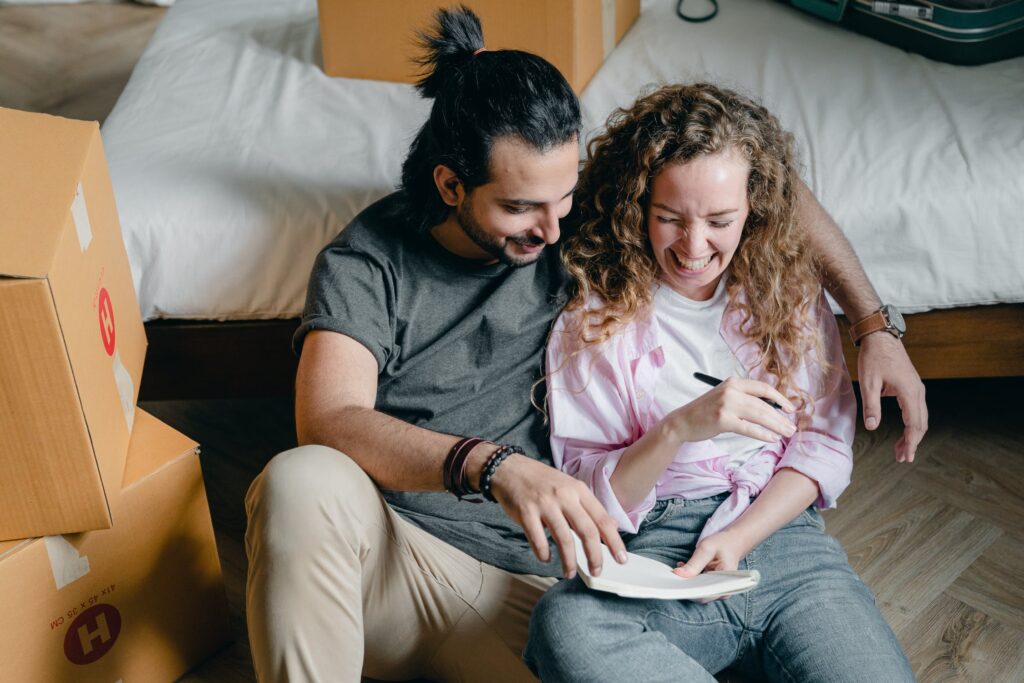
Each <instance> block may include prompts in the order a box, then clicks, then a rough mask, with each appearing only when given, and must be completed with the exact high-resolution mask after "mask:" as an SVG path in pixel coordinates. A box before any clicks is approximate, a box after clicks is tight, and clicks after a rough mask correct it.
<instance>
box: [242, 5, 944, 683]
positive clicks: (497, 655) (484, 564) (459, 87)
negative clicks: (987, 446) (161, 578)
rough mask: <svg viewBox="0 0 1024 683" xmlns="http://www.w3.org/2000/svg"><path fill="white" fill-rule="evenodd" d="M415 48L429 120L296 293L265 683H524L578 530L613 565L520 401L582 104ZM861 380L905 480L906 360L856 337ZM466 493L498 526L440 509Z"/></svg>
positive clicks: (550, 294)
mask: <svg viewBox="0 0 1024 683" xmlns="http://www.w3.org/2000/svg"><path fill="white" fill-rule="evenodd" d="M427 47H428V52H429V58H428V59H427V60H426V61H425V62H424V65H425V66H427V67H432V70H431V72H430V74H429V75H428V76H426V77H425V78H424V80H423V81H422V82H421V83H420V85H419V87H420V90H421V92H422V93H423V94H424V95H425V96H426V97H429V98H432V99H433V100H434V104H433V108H432V110H431V114H430V119H429V120H428V121H427V122H426V124H425V125H424V126H423V128H422V129H421V131H420V133H419V134H418V136H417V137H416V139H415V140H414V142H413V144H412V146H411V148H410V151H409V155H408V157H407V159H406V161H405V164H404V166H403V169H402V187H401V190H400V191H399V192H398V193H396V194H394V195H391V196H389V197H386V198H385V199H382V200H381V201H379V202H377V203H376V204H374V205H373V206H371V207H369V208H368V209H366V210H365V211H364V212H363V213H362V214H360V215H359V216H358V217H357V218H356V219H355V220H354V221H353V222H352V223H351V224H350V225H349V226H348V227H347V228H346V229H345V230H344V231H343V232H342V234H341V235H339V237H338V238H336V239H335V241H334V242H332V243H331V244H330V245H328V246H327V247H326V248H325V249H324V251H323V252H322V253H321V254H320V256H319V257H318V259H317V263H316V265H315V267H314V270H313V274H312V276H311V279H310V286H309V293H308V297H307V304H306V313H305V315H304V317H303V322H302V325H301V327H300V329H299V331H298V332H297V334H296V339H295V345H296V348H297V349H301V360H300V364H299V372H298V376H297V378H296V426H297V431H298V437H299V442H300V444H304V445H302V446H300V447H299V448H297V449H294V450H291V451H288V452H286V453H282V454H280V455H278V456H277V457H276V458H275V459H274V460H273V461H272V462H271V463H270V464H269V465H268V466H267V468H266V470H265V471H264V472H263V473H262V474H261V475H260V476H259V477H258V478H257V480H256V481H255V482H254V484H253V486H252V488H251V489H250V493H249V496H248V498H247V501H246V502H247V508H248V511H249V520H250V522H249V529H248V531H247V534H246V544H247V551H248V555H249V561H250V564H249V582H248V590H247V607H248V618H249V633H250V641H251V644H252V650H253V659H254V662H255V666H256V671H257V673H258V675H259V676H260V678H261V680H265V681H284V680H316V681H319V680H358V678H359V676H360V675H361V673H365V674H366V675H368V676H372V677H374V678H387V679H403V678H415V677H418V676H425V677H430V678H434V679H438V680H466V681H479V680H488V681H490V680H497V681H503V680H508V681H514V680H528V679H529V678H530V674H529V672H528V670H527V669H526V668H525V666H524V665H523V664H522V663H521V661H520V658H519V657H520V652H521V650H522V646H523V644H524V642H525V639H526V630H527V625H528V622H529V616H530V611H531V609H532V606H533V604H534V603H535V602H536V601H537V599H538V598H539V596H540V595H541V594H542V593H543V591H544V590H545V589H546V588H547V587H549V586H550V585H551V584H552V583H553V582H554V581H555V578H554V575H556V574H558V573H561V574H563V575H566V576H571V575H573V574H574V573H575V566H576V558H575V555H574V552H573V550H572V548H573V546H572V540H571V532H570V530H575V531H576V532H577V533H578V534H579V535H580V536H581V538H583V540H584V545H585V548H586V554H587V556H588V560H589V561H590V563H591V565H592V566H597V565H599V564H600V557H601V555H600V543H601V542H603V543H604V544H606V545H607V546H608V548H609V549H610V550H611V551H612V553H613V554H614V555H619V554H620V553H622V552H623V545H622V541H621V539H620V538H619V536H618V534H617V532H616V524H615V523H614V522H613V521H612V520H611V518H610V517H609V515H608V514H607V512H606V511H605V510H604V509H603V508H602V507H601V505H600V504H599V503H598V502H597V500H596V498H595V497H594V496H593V494H592V493H590V492H589V491H588V490H587V489H586V487H585V486H584V485H582V484H581V483H580V482H579V481H576V480H575V479H573V478H571V477H569V476H568V475H565V474H563V473H561V472H559V471H557V470H555V469H554V468H552V467H551V466H550V465H549V463H550V455H549V452H548V445H547V436H546V426H545V425H544V423H543V416H542V414H541V413H539V412H537V411H536V410H534V409H533V407H532V405H531V401H530V399H531V390H532V389H533V388H534V387H533V385H534V383H535V382H536V380H537V379H539V378H541V377H542V376H543V370H542V368H541V360H542V357H543V346H544V342H545V340H546V336H547V332H548V329H549V326H550V323H551V321H552V320H553V319H554V317H555V315H556V314H557V313H558V308H559V301H560V295H561V291H562V287H563V284H564V281H563V275H562V272H561V268H560V264H559V257H558V253H557V248H554V247H552V246H551V245H554V244H555V243H556V242H557V241H558V238H559V234H560V233H559V231H560V226H559V220H560V219H562V218H564V217H565V216H566V215H567V214H568V213H569V211H570V209H571V203H572V192H573V189H574V187H575V184H576V179H577V166H578V158H579V146H578V145H579V129H580V113H579V103H578V101H577V99H576V97H575V95H574V94H573V93H572V90H571V89H570V88H569V86H568V84H567V83H566V82H565V79H564V78H563V77H562V76H561V75H560V74H559V73H558V72H557V70H556V69H554V67H552V66H551V65H550V64H548V63H547V62H545V61H544V60H542V59H540V58H539V57H536V56H535V55H530V54H527V53H523V52H518V51H500V52H487V51H485V50H484V49H483V38H482V34H481V30H480V25H479V22H478V21H477V19H476V17H475V16H474V15H473V14H472V13H471V12H469V11H468V10H459V11H443V12H440V13H439V14H438V26H437V30H436V32H435V34H434V35H432V36H430V37H428V39H427ZM801 191H802V192H803V196H802V198H801V199H802V203H801V206H802V212H803V215H802V216H801V219H802V221H803V223H804V224H805V225H808V226H810V227H809V230H811V236H812V243H813V244H814V245H815V247H816V251H817V252H818V254H819V255H820V259H821V261H822V264H823V270H824V272H825V273H826V274H827V275H828V280H829V282H828V284H829V287H830V291H832V292H833V293H834V295H835V296H836V297H837V300H838V301H839V302H840V304H841V305H842V306H843V308H844V310H845V311H846V312H847V313H848V314H849V315H850V317H851V319H855V320H860V319H861V318H864V317H867V316H868V315H869V314H870V313H872V312H873V311H874V310H876V309H878V308H879V304H880V302H879V301H878V299H877V297H876V296H875V294H874V292H873V291H872V289H871V286H870V284H869V283H868V281H867V279H866V277H865V275H864V274H863V272H862V271H861V269H860V267H859V265H858V264H857V260H856V257H855V256H854V255H853V253H852V250H851V249H850V248H849V245H848V244H847V243H846V241H845V240H844V239H843V238H842V236H841V234H840V233H839V231H838V228H836V226H835V225H834V224H833V223H832V222H831V220H830V219H829V218H828V217H827V215H825V213H824V211H823V210H822V209H821V207H820V206H819V205H818V204H817V202H816V201H815V200H814V199H813V197H812V196H811V195H810V193H809V191H807V190H806V188H802V190H801ZM860 365H861V377H862V392H863V393H864V396H865V406H866V409H865V413H866V416H867V418H866V419H867V420H868V421H870V419H871V418H872V417H874V419H875V421H876V422H875V424H877V418H878V414H879V410H878V396H879V394H885V395H887V394H896V395H898V397H899V398H900V401H901V405H902V406H903V409H904V419H905V421H906V423H907V425H908V426H907V431H906V432H905V434H904V438H903V440H902V441H901V443H900V444H899V445H898V447H897V457H898V458H899V459H904V460H909V459H912V457H913V453H914V449H915V448H916V446H917V443H918V442H919V441H920V438H921V436H922V435H923V432H924V429H925V428H926V413H925V408H924V400H923V387H922V385H921V382H920V379H919V378H918V377H917V374H916V373H915V372H914V370H913V367H912V366H911V364H910V362H909V360H908V359H907V356H906V353H905V352H904V350H903V348H902V346H901V345H900V344H899V342H898V340H897V339H896V338H895V337H892V336H890V335H888V334H869V335H868V336H866V337H865V338H864V340H863V344H862V346H861V357H860ZM869 428H872V425H871V424H870V422H869ZM463 437H481V438H483V439H487V441H481V442H476V441H475V440H473V441H466V440H465V439H464V438H463ZM313 444H320V445H313ZM505 445H512V446H518V447H519V448H520V449H521V450H522V451H523V453H522V454H519V453H516V454H512V455H508V453H507V451H508V449H506V448H502V446H505ZM481 487H483V488H484V489H485V490H486V491H489V492H491V493H492V495H493V498H494V499H496V501H497V504H494V503H479V504H474V503H472V502H468V501H465V500H459V499H457V498H456V497H453V496H452V495H451V494H450V493H444V492H443V491H444V490H445V488H447V489H448V490H450V491H453V492H455V493H458V494H463V493H465V492H466V491H477V490H480V489H481ZM545 531H547V532H548V533H550V534H551V536H552V538H553V540H554V545H555V546H556V548H557V550H559V551H560V552H556V548H553V547H552V545H551V543H550V542H549V541H548V539H547V537H546V535H545ZM555 556H557V557H558V562H555V561H554V559H553V558H554V557H555ZM559 569H560V570H561V571H560V572H559Z"/></svg>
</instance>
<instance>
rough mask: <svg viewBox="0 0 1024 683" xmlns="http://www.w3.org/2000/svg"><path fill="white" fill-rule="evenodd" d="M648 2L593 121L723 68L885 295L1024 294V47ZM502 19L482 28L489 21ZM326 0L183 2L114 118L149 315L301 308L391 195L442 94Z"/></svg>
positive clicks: (776, 12)
mask: <svg viewBox="0 0 1024 683" xmlns="http://www.w3.org/2000/svg"><path fill="white" fill-rule="evenodd" d="M721 4H722V8H721V11H720V13H719V15H718V17H717V18H715V19H714V20H713V21H711V22H708V23H706V24H687V23H684V22H682V21H680V20H678V19H677V18H676V17H675V15H674V12H673V9H674V6H675V0H645V2H644V5H643V12H642V14H641V16H640V19H639V20H638V22H637V23H636V25H634V27H633V28H632V29H631V30H630V32H629V33H628V34H627V35H626V37H625V38H624V39H623V41H622V43H621V44H620V45H619V46H618V48H616V50H615V51H614V52H613V53H612V55H611V56H610V57H609V59H608V61H607V62H606V63H605V65H604V66H603V67H602V69H601V71H600V72H599V73H598V75H597V76H596V77H595V79H594V81H593V82H592V83H591V84H590V86H589V87H588V89H587V90H586V91H585V92H584V94H583V98H582V101H583V107H584V118H585V126H586V129H587V136H588V137H589V136H590V135H592V134H593V131H594V130H596V129H598V128H599V127H600V126H601V125H602V123H603V121H604V119H605V118H606V116H607V115H608V113H609V112H610V111H611V110H612V109H613V108H614V107H617V106H624V105H628V104H629V103H630V102H632V100H633V99H634V98H635V97H636V95H637V94H638V93H639V92H640V91H641V90H643V89H644V88H645V87H650V86H651V85H652V84H656V83H667V82H676V81H690V80H695V79H705V78H706V79H712V80H715V81H717V82H720V83H724V84H726V85H728V86H731V87H735V88H738V89H740V90H742V91H744V92H746V93H748V94H751V95H753V96H755V97H758V98H760V99H761V100H762V101H764V102H765V104H766V105H767V106H769V107H770V108H771V109H772V110H773V111H774V112H776V113H777V114H778V115H779V117H780V118H781V119H782V122H783V124H784V125H785V126H786V127H787V128H789V129H790V130H791V131H793V133H794V134H795V135H796V137H797V139H798V142H799V149H800V157H801V160H802V163H803V167H804V168H803V171H804V177H805V179H806V181H807V182H808V184H809V185H810V186H811V188H812V189H813V190H814V192H815V193H816V194H817V196H818V197H819V199H820V200H821V201H822V203H823V204H824V205H825V207H826V208H827V209H828V210H829V211H830V212H831V213H832V215H833V216H834V217H835V218H836V220H837V221H838V222H839V224H840V225H841V226H842V227H843V229H844V231H845V232H846V234H847V235H848V237H849V239H850V241H851V242H852V243H853V245H854V247H855V248H856V249H857V251H858V253H859V254H860V256H861V258H862V260H863V262H864V264H865V268H866V269H867V271H868V274H869V275H870V277H871V279H872V281H873V282H874V283H875V285H876V287H877V288H878V290H879V292H880V294H881V296H882V298H883V299H884V300H886V301H889V302H892V303H894V304H896V305H897V306H899V307H900V308H901V309H903V310H904V311H907V312H914V311H923V310H928V309H935V308H947V307H953V306H965V305H974V304H989V303H995V302H1021V301H1024V268H1021V262H1022V261H1024V220H1022V218H1021V216H1022V215H1024V214H1022V211H1024V59H1016V60H1010V61H1005V62H1001V63H997V64H991V65H987V66H982V67H956V66H950V65H946V64H941V63H938V62H933V61H929V60H927V59H925V58H923V57H920V56H916V55H911V54H908V53H905V52H903V51H901V50H897V49H894V48H891V47H888V46H885V45H883V44H881V43H878V42H875V41H873V40H870V39H868V38H865V37H862V36H858V35H855V34H852V33H848V32H846V31H844V30H841V29H838V28H836V27H833V26H830V25H827V24H825V23H823V22H820V21H818V20H815V19H813V18H811V17H808V16H805V15H803V14H801V13H799V12H797V11H796V10H793V9H791V8H789V7H787V6H785V5H782V4H779V3H776V2H769V1H767V0H729V1H728V2H723V3H721ZM486 28H487V27H486V26H485V27H484V30H485V35H486ZM319 52H320V43H319V34H318V28H317V19H316V3H315V0H217V1H216V2H213V1H204V0H179V2H178V3H177V4H176V5H175V6H174V7H173V8H172V9H171V10H170V11H169V12H168V13H167V16H166V17H165V18H164V20H163V22H162V23H161V24H160V26H159V28H158V29H157V32H156V33H155V35H154V37H153V39H152V41H151V43H150V45H149V46H148V47H147V49H146V51H145V53H144V54H143V56H142V58H141V59H140V61H139V63H138V66H137V67H136V69H135V72H134V74H133V75H132V78H131V81H130V82H129V84H128V86H127V87H126V89H125V91H124V93H123V95H122V96H121V99H120V100H119V101H118V103H117V106H116V107H115V109H114V111H113V112H112V114H111V115H110V117H109V119H108V120H107V122H106V124H105V125H104V127H103V137H104V140H105V143H106V150H107V155H108V159H109V164H110V168H111V175H112V177H113V183H114V189H115V193H116V196H117V202H118V207H119V210H120V215H121V222H122V227H123V230H124V236H125V242H126V244H127V248H128V254H129V257H130V259H131V262H132V266H133V271H134V276H135V284H136V288H137V290H138V293H139V301H140V304H141V306H142V313H143V315H144V317H145V318H146V319H147V320H149V319H153V318H208V319H220V320H230V319H259V318H280V317H291V316H296V315H298V314H299V313H300V312H301V310H302V305H303V300H304V294H305V288H306V280H307V277H308V274H309V270H310V268H311V266H312V263H313V259H314V257H315V256H316V254H317V252H318V251H319V250H320V248H321V247H322V246H323V245H324V244H326V243H327V242H328V241H330V239H331V238H332V237H334V235H335V234H336V233H337V232H338V231H339V230H340V229H341V228H342V227H343V226H344V225H345V224H346V223H347V222H348V221H349V220H350V219H351V218H352V217H353V216H354V215H355V214H356V213H357V212H358V211H359V210H360V209H362V208H363V207H365V206H366V205H368V204H369V203H370V202H371V201H373V200H374V199H376V198H378V197H381V196H383V195H385V194H387V193H388V192H390V191H391V190H392V189H393V188H394V186H395V184H396V182H397V178H398V174H399V168H400V166H401V162H402V159H403V157H404V154H405V151H406V149H407V146H408V143H409V141H410V140H411V139H412V136H413V135H414V134H415V132H416V130H417V128H418V127H419V125H420V124H421V123H422V122H423V121H424V119H425V117H426V115H427V111H428V106H429V103H428V102H426V101H423V100H421V99H419V98H418V97H417V96H416V94H415V92H414V91H413V89H412V87H411V86H408V85H400V84H391V83H380V82H372V81H359V80H350V79H332V78H328V77H326V76H325V75H324V74H323V72H322V71H321V69H320V66H319V63H320V56H319Z"/></svg>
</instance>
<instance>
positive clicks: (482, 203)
mask: <svg viewBox="0 0 1024 683" xmlns="http://www.w3.org/2000/svg"><path fill="white" fill-rule="evenodd" d="M490 176H491V179H490V182H488V183H487V184H485V185H481V186H480V187H476V188H473V189H472V190H471V191H469V192H468V193H466V194H462V195H461V201H459V203H458V205H457V206H456V209H455V219H456V221H457V223H458V225H459V227H460V228H461V229H462V232H463V233H465V235H466V237H468V238H469V239H470V240H471V241H472V242H473V244H475V245H476V246H477V247H478V248H479V249H480V250H482V251H483V252H484V253H485V254H486V255H488V256H491V257H493V258H495V259H497V260H498V261H501V262H502V263H505V264H508V265H510V266H526V265H529V264H531V263H533V262H534V261H536V260H537V259H538V258H539V257H540V252H541V251H542V250H543V249H544V247H545V246H546V245H548V244H554V243H555V242H557V241H558V237H559V234H560V233H559V227H558V221H559V219H561V218H564V217H565V215H566V214H567V213H569V209H570V208H571V207H572V192H573V190H574V189H575V187H576V181H577V178H578V176H579V145H578V144H577V142H576V141H575V140H573V141H572V142H568V143H565V144H563V145H560V146H558V147H554V148H552V149H550V150H548V151H546V152H539V151H537V150H536V149H534V148H532V147H530V146H529V145H526V144H525V143H522V142H520V141H518V140H516V139H514V138H499V139H498V140H497V141H496V142H495V143H494V145H493V146H492V147H491V159H490Z"/></svg>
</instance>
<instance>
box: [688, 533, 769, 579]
mask: <svg viewBox="0 0 1024 683" xmlns="http://www.w3.org/2000/svg"><path fill="white" fill-rule="evenodd" d="M749 552H750V548H749V547H748V546H747V544H746V542H745V541H744V539H743V538H742V537H741V536H740V535H739V534H737V533H735V532H731V531H730V530H729V529H725V530H724V531H719V532H718V533H717V534H711V535H710V536H708V537H707V538H705V539H703V540H702V541H701V542H700V543H698V544H697V547H696V548H694V550H693V555H692V556H691V557H690V560H689V561H688V562H685V563H683V562H680V563H679V564H678V565H676V568H675V569H673V570H672V571H673V572H674V573H676V574H678V575H679V576H681V577H683V578H684V579H692V578H693V577H695V576H697V575H698V574H700V573H701V572H703V571H735V570H736V569H737V568H738V567H739V565H740V560H742V559H743V558H744V557H746V556H747V553H749Z"/></svg>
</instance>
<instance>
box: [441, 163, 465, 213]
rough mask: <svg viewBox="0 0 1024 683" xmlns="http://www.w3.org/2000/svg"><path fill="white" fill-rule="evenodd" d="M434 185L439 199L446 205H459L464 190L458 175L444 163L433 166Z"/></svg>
mask: <svg viewBox="0 0 1024 683" xmlns="http://www.w3.org/2000/svg"><path fill="white" fill-rule="evenodd" d="M434 185H436V186H437V192H438V194H440V195H441V201H443V202H444V203H445V204H447V205H448V206H458V205H459V202H460V201H461V200H462V197H463V194H464V190H463V189H462V181H461V180H459V176H457V175H455V171H453V170H452V169H450V168H448V167H447V166H445V165H444V164H438V165H437V166H435V167H434Z"/></svg>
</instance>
